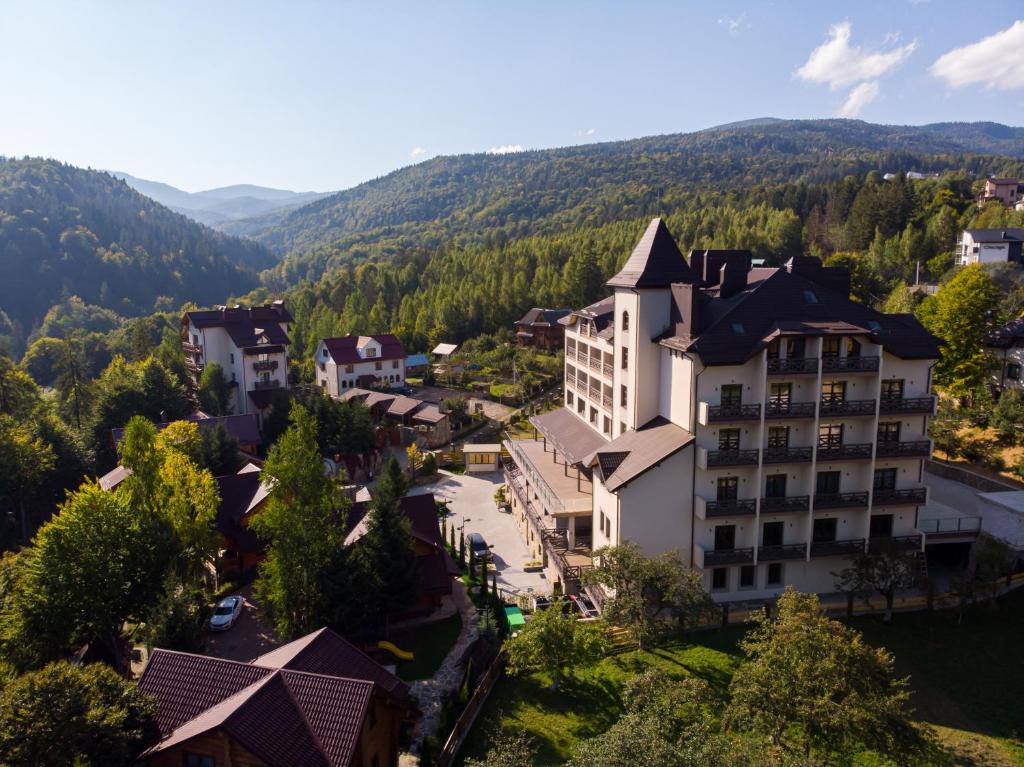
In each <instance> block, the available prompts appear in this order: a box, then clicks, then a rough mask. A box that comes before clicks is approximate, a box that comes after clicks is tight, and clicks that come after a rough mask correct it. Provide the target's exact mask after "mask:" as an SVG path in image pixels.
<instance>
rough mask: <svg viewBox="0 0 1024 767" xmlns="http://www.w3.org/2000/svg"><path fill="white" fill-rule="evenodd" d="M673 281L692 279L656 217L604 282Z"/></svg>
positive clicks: (659, 284)
mask: <svg viewBox="0 0 1024 767" xmlns="http://www.w3.org/2000/svg"><path fill="white" fill-rule="evenodd" d="M673 282H693V275H692V273H691V271H690V266H689V264H687V263H686V259H685V258H683V254H682V253H680V252H679V248H678V246H677V245H676V241H675V240H674V239H672V235H671V234H669V231H668V228H667V227H666V226H665V223H664V222H663V221H662V220H661V219H660V218H656V219H653V220H652V221H651V223H650V224H649V225H648V227H647V230H646V231H645V232H644V234H643V237H641V238H640V242H638V243H637V244H636V247H635V248H634V249H633V253H632V254H631V255H630V257H629V259H627V261H626V263H625V265H624V266H623V267H622V269H620V270H619V273H618V274H616V275H615V276H614V277H612V278H611V279H610V280H608V282H607V284H608V285H609V286H610V287H613V288H667V287H668V286H669V285H671V284H672V283H673Z"/></svg>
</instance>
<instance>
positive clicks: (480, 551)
mask: <svg viewBox="0 0 1024 767" xmlns="http://www.w3.org/2000/svg"><path fill="white" fill-rule="evenodd" d="M466 542H467V544H468V545H469V550H470V551H472V552H473V556H474V557H476V558H477V559H481V558H483V559H490V558H491V547H490V546H488V545H487V541H485V540H484V537H483V536H482V535H480V533H470V534H469V535H467V536H466Z"/></svg>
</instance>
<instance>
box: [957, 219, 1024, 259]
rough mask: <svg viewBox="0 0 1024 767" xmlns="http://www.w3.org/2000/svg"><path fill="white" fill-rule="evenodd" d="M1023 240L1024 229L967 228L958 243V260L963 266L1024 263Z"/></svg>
mask: <svg viewBox="0 0 1024 767" xmlns="http://www.w3.org/2000/svg"><path fill="white" fill-rule="evenodd" d="M1022 242H1024V229H1019V228H1017V229H1014V228H1007V229H965V230H964V232H963V234H961V235H960V242H959V243H957V257H958V258H957V260H958V263H959V264H960V265H961V266H967V265H969V264H1001V263H1006V262H1007V261H1012V262H1014V263H1017V264H1020V263H1024V259H1022V254H1021V243H1022Z"/></svg>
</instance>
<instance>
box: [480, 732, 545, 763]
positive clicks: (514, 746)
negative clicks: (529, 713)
mask: <svg viewBox="0 0 1024 767" xmlns="http://www.w3.org/2000/svg"><path fill="white" fill-rule="evenodd" d="M490 745H491V747H490V748H489V749H487V755H486V756H485V757H484V758H483V759H482V760H480V759H467V760H466V767H533V765H534V764H535V761H534V758H535V756H536V754H537V747H536V746H535V745H534V742H533V738H531V737H530V736H529V735H527V734H526V733H525V732H523V731H522V730H504V729H501V728H500V727H499V728H498V729H497V730H496V731H495V732H494V733H493V734H492V735H491V744H490Z"/></svg>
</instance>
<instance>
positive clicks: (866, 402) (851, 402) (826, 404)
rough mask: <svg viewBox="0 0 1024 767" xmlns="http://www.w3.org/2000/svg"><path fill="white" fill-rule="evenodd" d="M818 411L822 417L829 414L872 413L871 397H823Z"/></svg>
mask: <svg viewBox="0 0 1024 767" xmlns="http://www.w3.org/2000/svg"><path fill="white" fill-rule="evenodd" d="M819 413H820V414H821V416H822V417H824V416H830V415H874V414H875V401H874V400H873V399H838V398H832V397H825V398H823V399H822V400H821V409H820V410H819Z"/></svg>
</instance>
